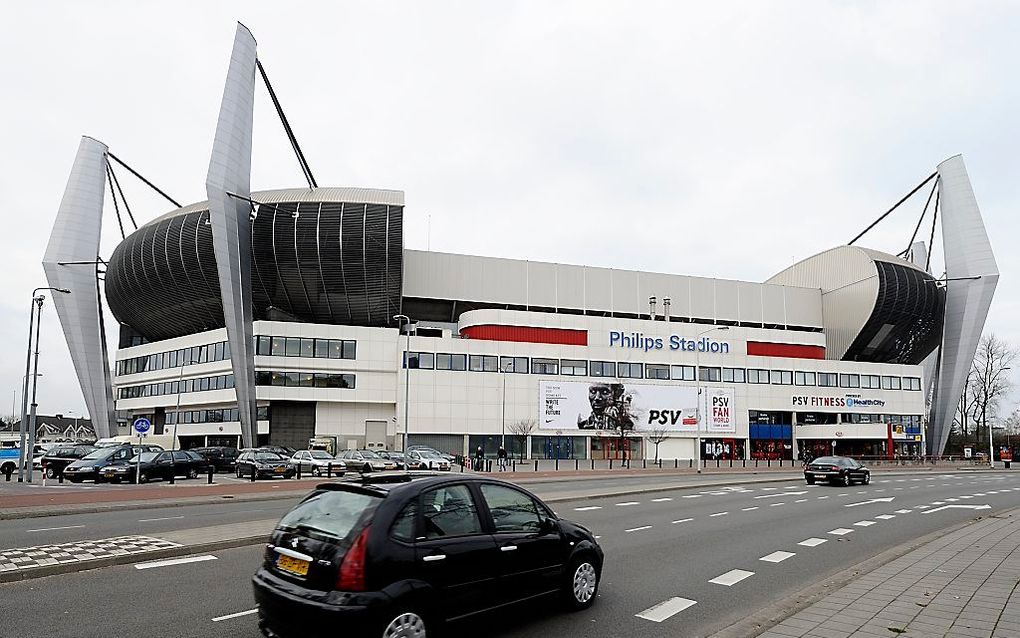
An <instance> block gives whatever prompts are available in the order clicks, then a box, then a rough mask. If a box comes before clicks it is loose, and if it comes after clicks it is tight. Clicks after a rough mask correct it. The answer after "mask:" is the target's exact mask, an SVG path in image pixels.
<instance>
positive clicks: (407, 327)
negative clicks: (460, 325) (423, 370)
mask: <svg viewBox="0 0 1020 638" xmlns="http://www.w3.org/2000/svg"><path fill="white" fill-rule="evenodd" d="M393 320H394V321H396V322H398V323H397V329H398V330H400V329H403V330H404V332H405V333H406V334H407V340H406V341H405V342H404V441H403V449H404V451H407V437H408V435H409V433H410V432H409V428H408V425H407V416H408V406H409V403H408V401H409V394H410V392H411V361H410V351H411V319H410V318H409V317H408V316H407V315H393ZM400 326H403V328H401V327H400Z"/></svg>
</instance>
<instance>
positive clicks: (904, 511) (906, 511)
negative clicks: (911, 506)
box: [896, 509, 911, 514]
mask: <svg viewBox="0 0 1020 638" xmlns="http://www.w3.org/2000/svg"><path fill="white" fill-rule="evenodd" d="M910 512H911V510H908V509H902V510H896V513H897V514H909V513H910Z"/></svg>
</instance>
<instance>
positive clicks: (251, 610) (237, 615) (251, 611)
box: [212, 609, 258, 622]
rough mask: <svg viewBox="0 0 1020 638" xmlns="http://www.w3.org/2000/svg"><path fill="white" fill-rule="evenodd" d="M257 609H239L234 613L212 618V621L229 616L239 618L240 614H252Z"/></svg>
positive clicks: (229, 617)
mask: <svg viewBox="0 0 1020 638" xmlns="http://www.w3.org/2000/svg"><path fill="white" fill-rule="evenodd" d="M257 611H258V609H249V610H248V611H239V612H237V613H236V614H227V615H226V616H219V617H217V618H213V619H212V621H213V622H220V621H221V620H230V619H231V618H239V617H241V616H248V615H250V614H254V613H255V612H257Z"/></svg>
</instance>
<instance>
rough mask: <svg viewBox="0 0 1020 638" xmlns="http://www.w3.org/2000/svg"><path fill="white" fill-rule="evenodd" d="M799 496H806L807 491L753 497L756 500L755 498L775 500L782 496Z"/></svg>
mask: <svg viewBox="0 0 1020 638" xmlns="http://www.w3.org/2000/svg"><path fill="white" fill-rule="evenodd" d="M801 494H807V490H804V491H803V492H779V493H778V494H765V495H763V496H755V498H756V499H757V498H775V497H777V496H778V497H779V498H782V497H784V496H800V495H801Z"/></svg>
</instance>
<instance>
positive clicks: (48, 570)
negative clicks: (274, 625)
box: [0, 534, 266, 583]
mask: <svg viewBox="0 0 1020 638" xmlns="http://www.w3.org/2000/svg"><path fill="white" fill-rule="evenodd" d="M265 541H266V535H265V534H259V535H257V536H241V537H239V538H228V539H225V540H220V541H211V542H208V543H196V544H193V545H181V546H180V547H168V548H167V549H157V550H154V551H151V552H142V553H139V554H123V555H120V556H110V557H107V558H96V559H93V560H89V561H83V562H77V563H61V564H59V565H43V566H41V567H32V568H29V569H25V570H19V571H16V572H3V573H0V583H15V582H19V581H23V580H33V579H36V578H43V577H46V576H56V575H58V574H70V573H74V572H84V571H89V570H92V569H100V568H103V567H112V566H114V565H130V564H133V563H143V562H148V561H150V560H159V559H162V558H176V557H179V556H188V555H191V554H198V553H201V552H215V551H219V550H223V549H234V548H237V547H244V546H247V545H258V544H259V543H264V542H265Z"/></svg>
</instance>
